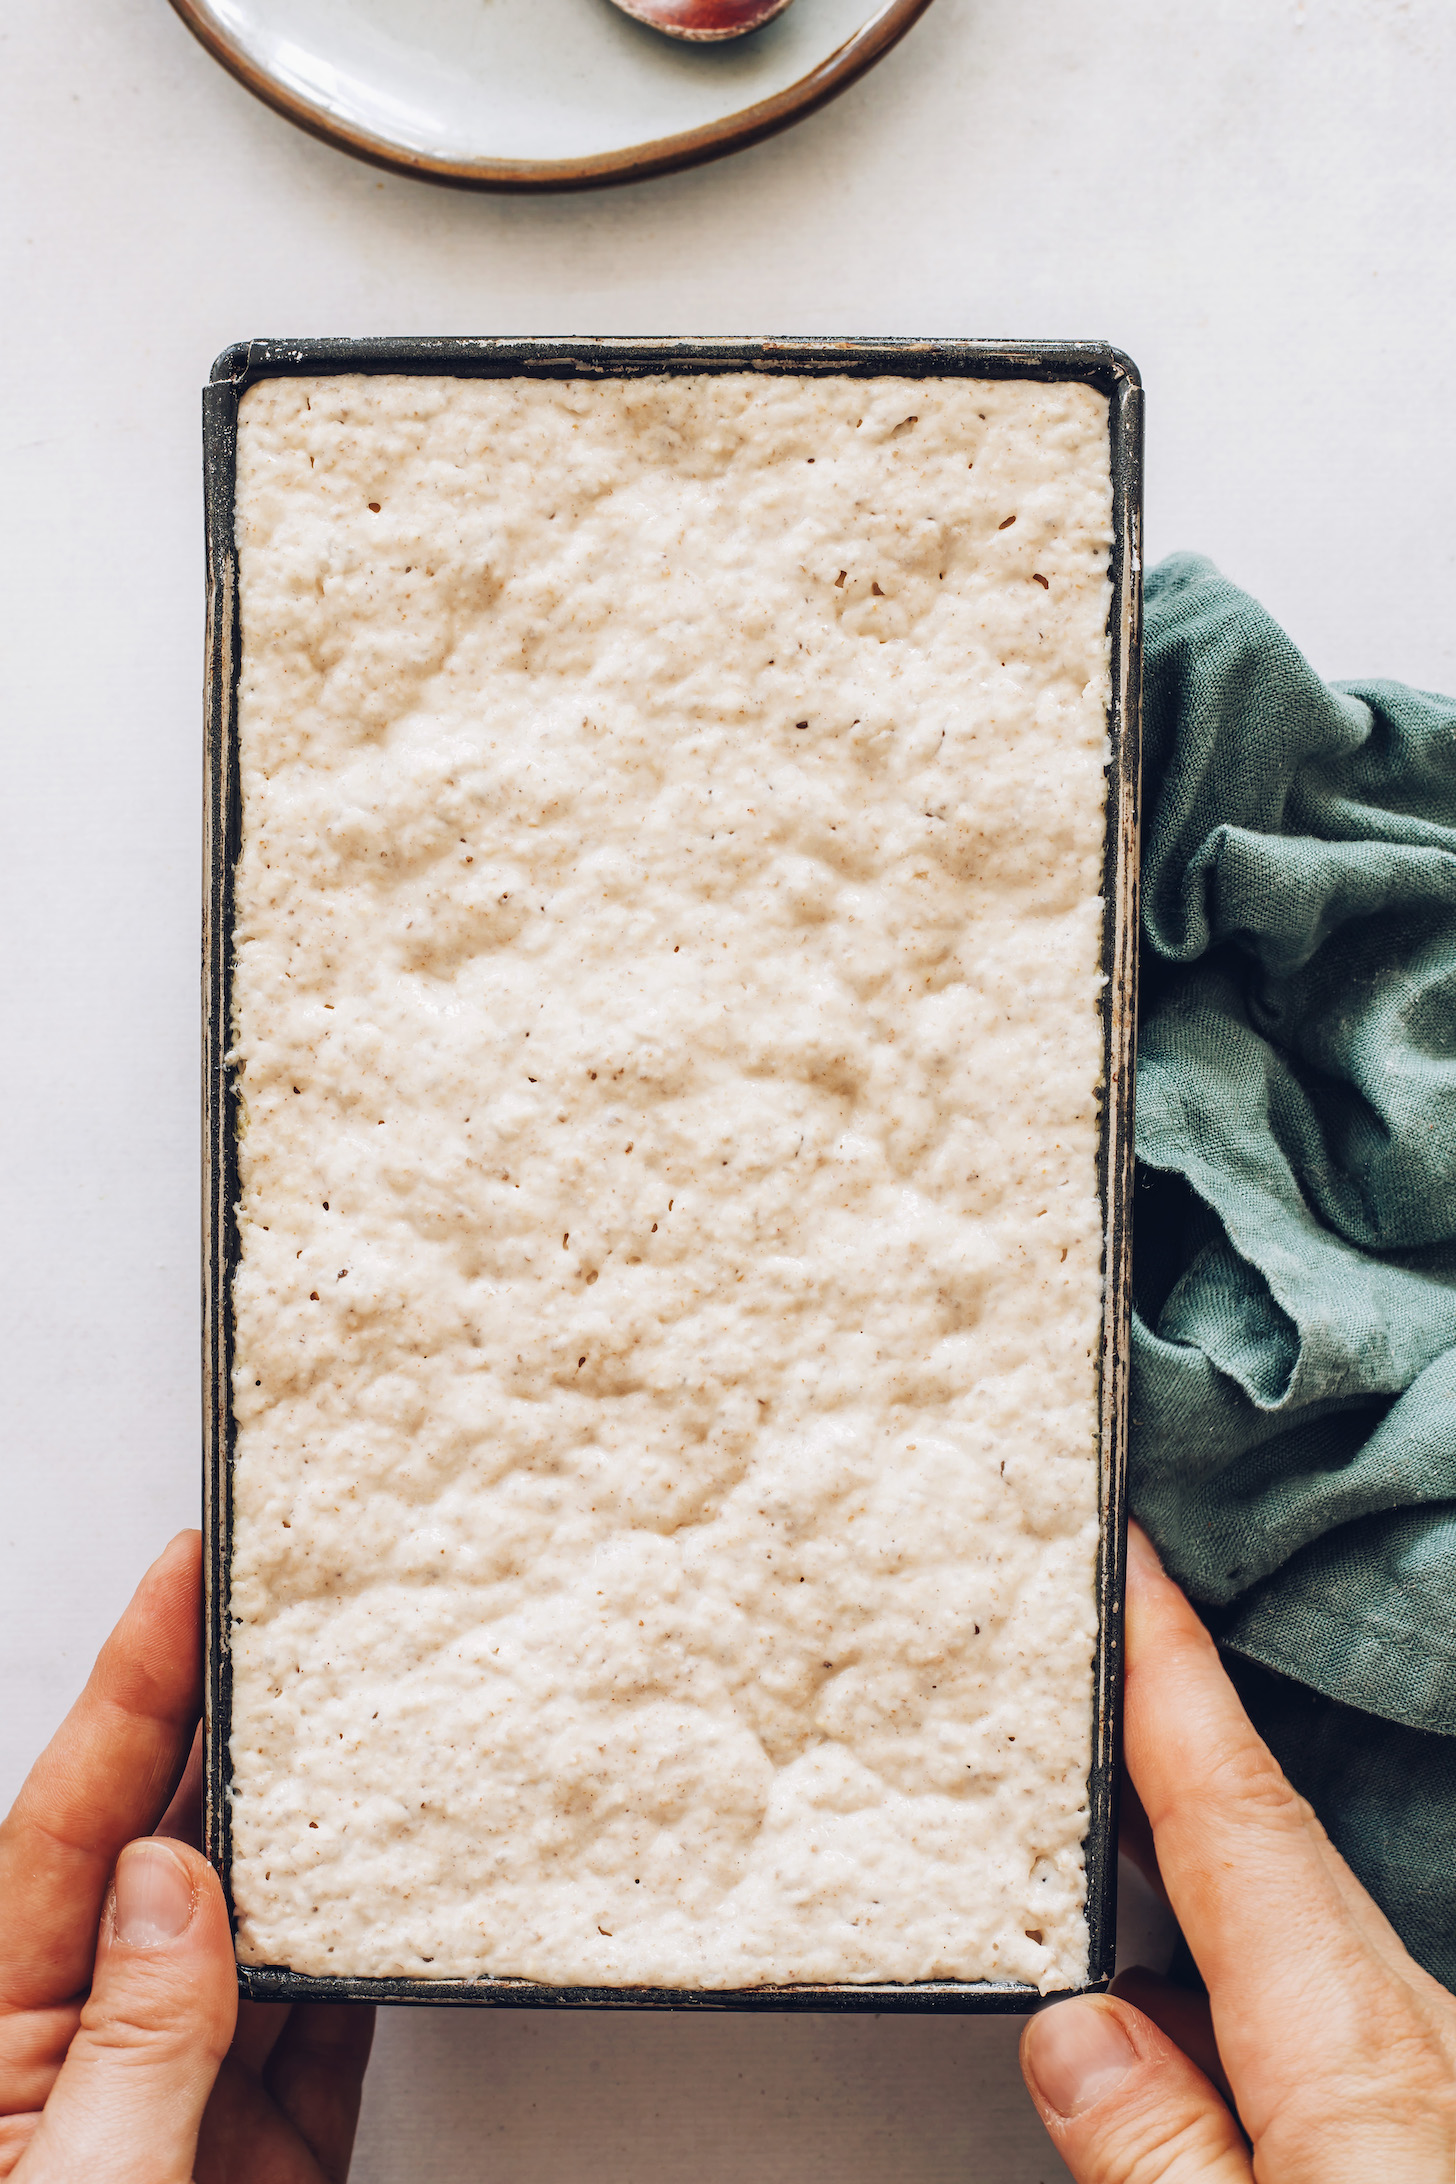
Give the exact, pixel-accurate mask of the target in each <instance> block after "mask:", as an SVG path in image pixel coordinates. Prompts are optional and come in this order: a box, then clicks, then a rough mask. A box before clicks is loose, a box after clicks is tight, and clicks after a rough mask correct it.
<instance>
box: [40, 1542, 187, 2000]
mask: <svg viewBox="0 0 1456 2184" xmlns="http://www.w3.org/2000/svg"><path fill="white" fill-rule="evenodd" d="M201 1580H202V1541H201V1535H200V1534H198V1533H196V1532H183V1533H181V1534H179V1536H178V1537H177V1538H176V1539H174V1540H173V1542H172V1544H171V1546H170V1547H169V1548H168V1549H167V1550H166V1552H165V1554H163V1555H162V1556H160V1557H159V1559H158V1560H157V1561H156V1562H154V1563H153V1564H152V1567H151V1569H150V1570H148V1572H147V1574H146V1576H145V1577H144V1578H143V1579H142V1582H141V1584H140V1585H139V1586H138V1587H137V1591H136V1595H135V1598H134V1599H133V1600H132V1603H131V1605H130V1607H129V1608H128V1609H127V1611H126V1613H125V1615H123V1617H122V1619H121V1621H120V1622H119V1623H118V1624H117V1626H116V1629H115V1630H114V1631H113V1632H112V1634H111V1636H110V1637H109V1638H108V1639H107V1641H106V1644H105V1645H104V1646H103V1647H102V1649H101V1653H100V1656H99V1658H98V1660H97V1662H96V1666H95V1668H94V1669H93V1670H92V1672H91V1676H90V1680H89V1681H88V1683H87V1685H86V1688H85V1690H84V1691H83V1692H82V1694H81V1696H80V1698H79V1699H78V1700H77V1701H76V1704H75V1705H74V1706H73V1707H72V1709H71V1711H70V1713H69V1714H68V1715H67V1717H66V1719H65V1721H64V1722H63V1723H62V1725H61V1728H60V1729H59V1731H58V1732H57V1734H56V1736H55V1737H54V1738H53V1739H52V1740H51V1743H50V1744H49V1745H48V1746H47V1748H46V1750H45V1751H44V1752H43V1753H42V1754H41V1756H40V1758H39V1759H38V1760H37V1761H36V1764H35V1766H34V1767H33V1768H32V1769H31V1772H30V1775H29V1777H28V1779H27V1781H26V1782H25V1784H24V1786H23V1788H22V1789H21V1792H20V1795H19V1797H18V1798H17V1799H16V1801H15V1805H14V1807H13V1809H12V1811H11V1813H10V1817H9V1818H8V1819H7V1820H6V1821H5V1823H4V1825H3V1826H0V2009H3V2008H6V2007H9V2008H14V2009H40V2008H47V2007H51V2006H53V2005H55V2004H57V2003H60V2002H64V2001H67V2000H69V1999H70V1998H72V1997H74V1996H76V1995H78V1994H80V1993H81V1992H82V1991H83V1990H84V1988H85V1986H86V1982H87V1980H88V1979H89V1977H90V1974H91V1960H92V1956H93V1953H94V1950H95V1945H96V1927H97V1921H98V1919H99V1918H100V1915H101V1905H102V1901H103V1899H104V1897H105V1895H106V1890H107V1886H108V1883H109V1881H110V1878H111V1872H112V1868H113V1866H114V1865H115V1863H116V1859H117V1855H118V1853H119V1852H120V1850H121V1848H122V1846H123V1844H124V1843H126V1842H128V1841H130V1839H131V1838H132V1837H133V1836H136V1835H145V1834H148V1833H150V1831H151V1829H152V1827H153V1826H154V1825H155V1823H156V1820H157V1816H158V1814H159V1813H160V1812H162V1811H163V1809H164V1808H165V1806H166V1804H167V1801H168V1799H169V1798H170V1796H171V1794H172V1787H173V1784H174V1783H175V1782H176V1780H177V1777H178V1775H179V1773H180V1772H181V1769H182V1763H183V1761H184V1759H185V1757H186V1754H187V1747H188V1745H189V1743H190V1742H191V1738H192V1729H193V1724H194V1723H195V1721H196V1719H197V1713H198V1707H199V1704H200V1694H201V1679H202V1638H201Z"/></svg>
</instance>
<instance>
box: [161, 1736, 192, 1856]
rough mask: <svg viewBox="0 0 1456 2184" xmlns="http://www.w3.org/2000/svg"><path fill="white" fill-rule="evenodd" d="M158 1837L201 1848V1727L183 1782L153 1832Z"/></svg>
mask: <svg viewBox="0 0 1456 2184" xmlns="http://www.w3.org/2000/svg"><path fill="white" fill-rule="evenodd" d="M152 1832H153V1834H155V1835H168V1836H171V1837H172V1838H173V1840H174V1841H176V1842H179V1843H190V1844H191V1846H192V1848H193V1849H194V1850H201V1848H202V1724H201V1722H199V1723H198V1724H197V1728H196V1731H195V1733H194V1735H193V1738H192V1749H191V1751H190V1752H189V1753H188V1755H187V1764H186V1766H185V1767H184V1768H183V1770H182V1780H181V1781H180V1782H179V1783H178V1785H177V1787H176V1789H175V1790H174V1791H173V1793H172V1802H171V1804H170V1805H169V1806H168V1807H167V1810H166V1811H165V1812H164V1813H163V1815H162V1817H161V1819H160V1820H159V1821H158V1822H157V1825H156V1827H155V1828H154V1829H153V1831H152Z"/></svg>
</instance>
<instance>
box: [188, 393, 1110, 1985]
mask: <svg viewBox="0 0 1456 2184" xmlns="http://www.w3.org/2000/svg"><path fill="white" fill-rule="evenodd" d="M606 369H607V370H608V372H610V369H611V366H610V364H609V363H608V364H607V365H606ZM237 508H238V518H237V531H238V549H239V577H238V594H239V612H240V619H241V628H242V645H243V658H242V669H241V681H240V702H239V721H238V735H239V749H240V767H239V771H240V777H241V785H242V798H243V808H242V853H241V856H240V858H239V861H238V874H237V891H236V921H237V933H238V965H237V974H236V980H235V984H234V988H233V992H234V1001H235V1006H236V1011H237V1025H236V1029H237V1039H236V1048H235V1051H236V1054H237V1057H238V1064H239V1094H240V1098H241V1101H242V1108H243V1117H244V1123H243V1129H242V1135H241V1143H240V1146H239V1156H238V1157H239V1169H240V1176H241V1184H242V1195H241V1211H240V1227H241V1237H242V1263H241V1265H240V1267H239V1269H238V1274H237V1278H236V1281H235V1283H234V1288H233V1301H234V1306H235V1310H236V1316H237V1355H236V1361H235V1364H234V1368H233V1409H234V1413H235V1415H236V1418H237V1421H238V1436H237V1452H236V1466H235V1470H234V1482H233V1484H234V1490H233V1515H234V1527H235V1529H234V1533H233V1565H232V1572H233V1582H232V1595H231V1600H232V1609H233V1613H234V1615H235V1616H236V1617H237V1618H238V1619H239V1627H238V1628H237V1629H236V1630H235V1631H234V1634H233V1640H232V1663H233V1715H232V1752H233V1864H232V1877H233V1890H234V1901H235V1904H236V1906H237V1910H238V1945H239V1953H240V1955H241V1956H242V1957H243V1959H244V1961H245V1962H247V1963H250V1964H288V1965H291V1966H292V1967H293V1968H294V1969H295V1970H297V1971H302V1972H312V1973H323V1974H332V1975H334V1976H335V1977H339V1976H355V1977H363V1976H370V1975H372V1976H374V1977H394V1976H403V1977H405V1978H414V1979H419V1978H434V1979H443V1978H447V1977H463V1978H473V1977H477V1976H479V1975H480V1974H481V1973H484V1972H487V1971H488V1972H491V1973H493V1974H494V1975H495V1976H496V1977H498V1978H518V1979H537V1980H545V1981H549V1982H554V1983H559V1984H561V1985H564V1986H593V1985H609V1986H644V1987H689V1988H695V1987H746V1986H756V1985H759V1984H762V1983H766V1982H769V1981H773V1982H783V1983H786V1984H790V1985H794V1984H797V1985H803V1984H805V1983H806V1982H810V1981H830V1980H859V1981H868V1980H941V1979H1020V1980H1025V1981H1026V1982H1028V1983H1029V1984H1031V1985H1034V1986H1036V1987H1038V1988H1040V1990H1041V1992H1042V1993H1043V1994H1045V1993H1047V1992H1049V1991H1050V1990H1052V1989H1054V1988H1058V1987H1060V1988H1066V1987H1072V1986H1075V1985H1077V1984H1078V1983H1079V1982H1081V1981H1083V1980H1085V1978H1086V1976H1087V1923H1086V1920H1085V1918H1084V1916H1083V1904H1084V1871H1085V1869H1084V1861H1083V1855H1082V1841H1083V1837H1084V1835H1085V1834H1086V1828H1087V1809H1088V1808H1087V1775H1088V1768H1089V1766H1090V1764H1091V1756H1092V1664H1093V1652H1094V1648H1095V1642H1096V1630H1097V1606H1096V1565H1097V1370H1096V1363H1095V1360H1096V1358H1097V1355H1098V1348H1099V1336H1100V1327H1101V1318H1102V1282H1101V1267H1100V1261H1101V1237H1102V1218H1101V1210H1100V1208H1099V1205H1098V1200H1097V1138H1098V1099H1097V1087H1098V1083H1099V1080H1100V1078H1101V1075H1102V1042H1103V1009H1102V1007H1101V1006H1100V1003H1101V999H1102V988H1103V987H1104V985H1105V983H1106V981H1105V979H1104V977H1103V976H1102V973H1101V970H1100V968H1099V966H1100V962H1101V954H1102V944H1103V927H1104V923H1105V922H1106V921H1105V919H1104V915H1103V907H1104V906H1103V903H1102V899H1101V888H1102V874H1103V856H1104V848H1105V842H1106V832H1107V829H1106V822H1105V810H1106V800H1107V786H1106V782H1107V760H1108V736H1107V711H1108V705H1109V702H1110V698H1111V675H1110V648H1109V645H1108V639H1107V620H1108V611H1109V603H1110V599H1111V581H1110V569H1109V547H1110V545H1111V541H1112V482H1111V476H1110V468H1109V438H1108V402H1107V397H1106V396H1105V395H1103V394H1099V393H1097V392H1096V391H1094V390H1093V389H1092V388H1090V387H1083V386H1075V385H1074V386H1050V387H1046V386H1041V385H1038V384H1036V383H1030V384H1029V383H1027V382H1026V381H1020V382H1017V381H1014V380H1011V381H1007V380H991V381H987V380H975V379H954V378H952V379H941V380H934V379H904V378H896V377H893V376H887V377H885V378H881V379H873V380H863V379H846V378H839V379H828V378H826V379H805V378H800V377H778V376H770V375H767V374H764V373H756V372H729V373H723V374H703V375H691V374H690V375H687V376H685V377H682V378H673V379H667V380H657V381H652V380H648V381H643V380H635V379H616V380H613V379H611V378H610V377H609V378H607V379H606V380H605V381H602V382H598V381H595V380H586V381H577V382H575V383H572V382H566V383H563V382H561V381H559V380H539V379H534V380H533V379H526V380H521V379H515V380H512V379H503V380H478V379H477V380H472V379H455V380H449V379H444V380H441V379H430V378H413V379H411V378H408V377H403V376H401V377H394V376H390V377H386V378H359V377H355V376H353V375H345V376H343V377H342V378H338V379H317V378H297V379H270V380H266V381H264V382H263V383H262V384H261V385H259V386H256V387H253V388H251V389H250V390H249V392H248V393H247V394H246V395H245V396H244V398H243V403H242V411H241V416H240V419H239V426H238V488H237ZM1033 572H1035V573H1033ZM361 693H362V696H361Z"/></svg>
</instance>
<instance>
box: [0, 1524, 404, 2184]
mask: <svg viewBox="0 0 1456 2184" xmlns="http://www.w3.org/2000/svg"><path fill="white" fill-rule="evenodd" d="M201 1651H202V1646H201V1539H200V1537H199V1535H198V1534H197V1533H196V1532H184V1533H182V1534H181V1535H180V1536H179V1537H178V1538H177V1539H174V1540H173V1542H172V1544H171V1546H170V1547H169V1548H168V1549H167V1551H166V1553H165V1554H164V1555H162V1556H161V1558H160V1559H159V1560H158V1561H157V1562H155V1563H154V1564H153V1566H152V1568H151V1569H150V1570H149V1571H148V1572H147V1575H146V1576H145V1577H144V1578H143V1580H142V1582H141V1584H140V1586H139V1587H138V1589H137V1593H136V1597H135V1598H134V1600H133V1601H132V1603H131V1606H130V1607H129V1608H128V1609H127V1611H126V1613H125V1615H124V1616H123V1617H122V1619H121V1621H120V1623H119V1624H118V1625H117V1627H116V1629H115V1630H114V1631H113V1633H112V1635H111V1637H110V1638H109V1639H108V1640H107V1642H106V1644H105V1645H104V1646H103V1648H102V1650H101V1655H100V1658H99V1659H98V1661H97V1663H96V1666H95V1668H94V1670H93V1671H92V1674H91V1679H90V1681H89V1683H88V1684H87V1686H86V1689H85V1691H84V1692H83V1693H82V1695H81V1697H80V1698H79V1699H78V1700H77V1702H76V1704H75V1706H74V1707H73V1708H72V1709H71V1712H70V1714H69V1715H68V1716H67V1718H66V1720H65V1722H64V1724H63V1725H62V1727H61V1729H60V1731H59V1733H58V1734H57V1736H56V1737H55V1738H54V1740H53V1741H52V1742H51V1744H50V1745H49V1746H48V1747H47V1749H46V1751H45V1752H44V1753H43V1754H42V1756H41V1758H40V1759H39V1760H38V1761H37V1762H36V1765H35V1767H34V1768H33V1769H32V1770H31V1773H30V1776H29V1779H28V1780H27V1782H26V1784H25V1786H24V1788H23V1789H22V1790H21V1793H20V1795H19V1797H18V1798H17V1799H16V1802H15V1807H14V1809H13V1811H12V1812H11V1814H10V1817H9V1818H8V1819H7V1820H6V1821H5V1822H4V1824H3V1826H0V2177H8V2178H10V2179H11V2180H12V2184H81V2180H82V2179H84V2180H85V2184H192V2180H193V2179H194V2178H195V2180H196V2184H244V2180H246V2184H342V2179H343V2178H344V2177H345V2176H346V2175H347V2174H348V2168H349V2156H350V2153H351V2151H352V2149H353V2143H354V2127H355V2124H356V2122H357V2119H358V2113H359V2095H360V2087H361V2084H362V2080H363V2076H364V2066H365V2064H366V2062H367V2061H368V2057H369V2042H370V2038H371V2035H372V2032H373V2020H374V2013H373V2011H372V2010H367V2009H360V2008H358V2007H357V2006H355V2005H352V2004H344V2005H341V2006H336V2007H332V2008H330V2007H324V2006H321V2005H317V2004H310V2005H308V2006H301V2007H295V2008H293V2009H291V2010H290V2009H289V2008H288V2007H287V2006H286V2005H260V2004H255V2003H249V2004H244V2005H243V2007H242V2008H241V2009H239V2007H238V1999H237V1972H236V1967H235V1965H234V1960H233V1946H232V1936H231V1934H230V1932H229V1929H228V1916H227V1907H226V1904H225V1902H224V1900H223V1893H222V1889H221V1887H220V1885H219V1883H218V1879H217V1875H216V1874H215V1873H214V1872H213V1870H212V1868H211V1866H210V1865H208V1863H207V1861H206V1859H205V1858H203V1857H202V1856H201V1855H200V1854H199V1853H198V1851H197V1850H196V1849H195V1848H194V1847H190V1846H189V1841H188V1840H187V1839H188V1838H190V1839H191V1843H192V1844H195V1842H196V1820H197V1807H198V1787H199V1782H200V1773H199V1762H198V1753H197V1749H196V1744H195V1734H194V1733H195V1729H196V1724H197V1718H198V1711H199V1706H200V1700H201V1688H202V1663H201ZM189 1750H191V1752H192V1760H191V1764H190V1765H189V1764H188V1753H189ZM184 1770H185V1771H184ZM179 1777H180V1778H181V1781H180V1785H179ZM159 1823H160V1825H159ZM154 1829H155V1830H156V1831H157V1832H156V1833H155V1834H153V1833H152V1830H154Z"/></svg>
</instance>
